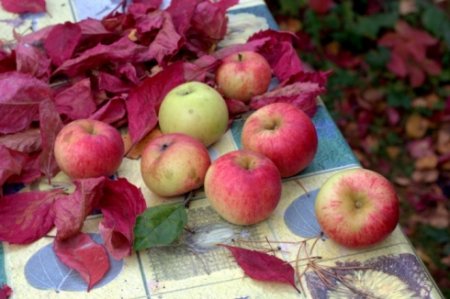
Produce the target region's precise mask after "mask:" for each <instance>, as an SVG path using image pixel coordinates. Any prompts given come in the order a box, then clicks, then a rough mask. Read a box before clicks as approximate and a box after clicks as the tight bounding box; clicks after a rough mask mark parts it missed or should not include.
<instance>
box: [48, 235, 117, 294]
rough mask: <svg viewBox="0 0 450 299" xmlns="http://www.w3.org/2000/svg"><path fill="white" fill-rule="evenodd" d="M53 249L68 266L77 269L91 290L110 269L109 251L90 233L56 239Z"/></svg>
mask: <svg viewBox="0 0 450 299" xmlns="http://www.w3.org/2000/svg"><path fill="white" fill-rule="evenodd" d="M53 250H54V251H55V254H56V256H57V257H58V258H59V259H60V260H61V262H63V263H64V264H65V265H66V266H68V267H69V268H71V269H74V270H75V271H77V272H78V273H79V274H80V276H81V278H83V280H84V281H85V282H86V283H87V285H88V287H87V290H88V291H89V290H90V289H91V288H92V287H93V286H94V285H95V284H97V283H98V282H99V281H100V280H102V278H103V277H104V276H105V274H106V273H107V272H108V271H109V268H110V264H109V258H108V253H107V251H106V249H105V247H103V245H100V244H98V243H96V242H95V241H94V240H92V238H91V237H90V236H89V235H88V234H84V233H80V234H78V235H76V236H74V237H72V238H70V239H67V240H58V239H55V242H54V244H53Z"/></svg>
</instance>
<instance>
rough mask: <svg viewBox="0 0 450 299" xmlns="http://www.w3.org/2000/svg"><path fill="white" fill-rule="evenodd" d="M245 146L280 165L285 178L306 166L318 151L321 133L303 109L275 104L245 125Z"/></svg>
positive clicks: (255, 113) (256, 114)
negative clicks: (318, 139) (318, 134)
mask: <svg viewBox="0 0 450 299" xmlns="http://www.w3.org/2000/svg"><path fill="white" fill-rule="evenodd" d="M241 143H242V146H243V148H245V149H249V150H252V151H255V152H258V153H261V154H263V155H265V156H267V157H268V158H269V159H271V160H272V161H273V162H274V163H275V165H276V166H277V167H278V170H279V171H280V174H281V176H282V177H289V176H292V175H295V174H297V173H299V172H300V171H301V170H303V169H304V168H306V167H307V166H308V165H309V164H310V163H311V161H312V160H313V158H314V155H315V154H316V151H317V132H316V128H315V127H314V124H313V123H312V121H311V119H310V118H309V117H308V115H306V114H305V113H304V112H303V111H302V110H300V109H298V108H297V107H295V106H294V105H292V104H288V103H274V104H269V105H267V106H264V107H262V108H259V109H258V110H257V111H255V112H254V113H253V114H251V115H250V116H249V117H248V118H247V120H246V121H245V123H244V127H243V128H242V135H241Z"/></svg>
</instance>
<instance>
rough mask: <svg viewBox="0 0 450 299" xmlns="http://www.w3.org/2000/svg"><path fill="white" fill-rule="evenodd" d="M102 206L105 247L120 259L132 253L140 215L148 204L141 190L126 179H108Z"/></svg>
mask: <svg viewBox="0 0 450 299" xmlns="http://www.w3.org/2000/svg"><path fill="white" fill-rule="evenodd" d="M98 207H99V208H100V210H101V212H102V214H103V219H102V221H101V222H100V224H99V231H100V234H101V236H102V238H103V241H104V243H105V247H106V248H107V249H108V251H109V253H110V254H111V255H112V256H113V257H114V258H115V259H117V260H120V259H122V258H124V257H126V256H129V255H130V254H131V249H132V248H133V241H134V225H135V223H136V218H137V216H138V215H139V214H141V213H142V212H143V211H144V210H145V208H146V207H147V204H146V202H145V199H144V196H143V195H142V193H141V190H140V189H138V188H137V187H136V186H134V185H133V184H131V183H130V182H128V181H127V180H126V179H123V178H119V179H117V180H106V181H105V183H104V188H103V196H102V198H101V199H100V203H99V205H98Z"/></svg>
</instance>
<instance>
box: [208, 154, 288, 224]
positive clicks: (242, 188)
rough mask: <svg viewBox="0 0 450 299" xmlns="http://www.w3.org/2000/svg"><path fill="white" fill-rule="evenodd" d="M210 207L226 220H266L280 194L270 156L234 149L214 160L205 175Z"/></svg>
mask: <svg viewBox="0 0 450 299" xmlns="http://www.w3.org/2000/svg"><path fill="white" fill-rule="evenodd" d="M204 188H205V193H206V197H207V198H208V200H209V202H210V204H211V206H212V207H213V208H214V209H215V210H216V211H217V213H218V214H219V215H221V216H222V218H224V219H225V220H227V221H228V222H231V223H233V224H238V225H251V224H255V223H258V222H261V221H263V220H265V219H267V218H268V217H269V216H270V214H271V213H272V212H273V210H275V208H276V206H277V204H278V202H279V200H280V197H281V177H280V174H279V172H278V169H277V167H276V166H275V164H273V162H272V161H270V159H268V158H267V157H265V156H263V155H260V154H258V153H255V152H251V151H247V150H237V151H233V152H229V153H227V154H225V155H222V156H220V157H219V158H218V159H217V160H215V161H214V162H213V163H212V164H211V166H210V168H209V169H208V172H207V173H206V178H205V186H204Z"/></svg>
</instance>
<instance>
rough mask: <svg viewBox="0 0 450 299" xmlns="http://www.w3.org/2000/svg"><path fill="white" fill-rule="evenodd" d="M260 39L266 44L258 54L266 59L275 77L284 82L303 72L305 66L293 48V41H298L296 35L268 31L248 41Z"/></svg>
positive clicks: (257, 34) (261, 32) (255, 35)
mask: <svg viewBox="0 0 450 299" xmlns="http://www.w3.org/2000/svg"><path fill="white" fill-rule="evenodd" d="M267 38H268V40H267ZM260 39H263V40H265V43H264V45H263V46H262V47H261V48H260V49H259V50H258V52H259V53H260V54H261V55H263V56H264V58H266V60H267V62H269V64H270V66H271V67H272V70H273V73H274V75H275V76H276V77H277V78H278V79H279V80H280V81H284V80H286V79H288V78H289V77H291V76H292V75H294V74H297V73H298V72H300V71H302V70H303V64H302V62H301V60H300V58H299V56H298V54H297V52H296V51H295V49H294V47H293V46H292V43H293V41H296V36H295V35H293V34H291V33H288V32H280V31H275V30H272V29H268V30H264V31H260V32H257V33H255V34H254V35H252V36H251V37H250V38H249V39H248V41H249V42H251V41H258V40H260Z"/></svg>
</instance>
